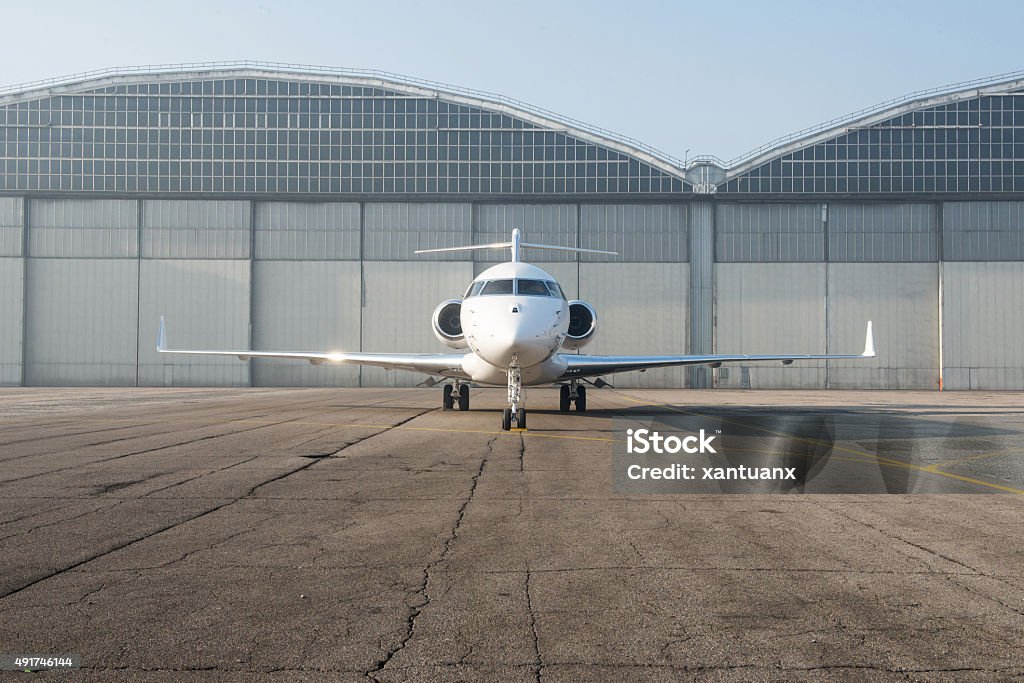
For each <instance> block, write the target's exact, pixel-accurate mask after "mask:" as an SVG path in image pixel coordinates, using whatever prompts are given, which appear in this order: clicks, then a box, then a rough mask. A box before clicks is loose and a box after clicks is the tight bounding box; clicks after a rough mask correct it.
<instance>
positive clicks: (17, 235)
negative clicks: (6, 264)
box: [0, 197, 25, 257]
mask: <svg viewBox="0 0 1024 683" xmlns="http://www.w3.org/2000/svg"><path fill="white" fill-rule="evenodd" d="M24 212H25V200H24V199H22V198H21V197H0V257H3V256H21V255H22V241H23V237H24V232H25V231H24V220H25V219H24V216H25V213H24Z"/></svg>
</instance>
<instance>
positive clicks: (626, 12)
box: [0, 0, 1024, 159]
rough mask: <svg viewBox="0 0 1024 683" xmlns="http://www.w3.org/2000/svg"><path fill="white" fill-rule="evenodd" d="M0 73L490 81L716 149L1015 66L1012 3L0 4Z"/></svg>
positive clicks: (1018, 52) (681, 146)
mask: <svg viewBox="0 0 1024 683" xmlns="http://www.w3.org/2000/svg"><path fill="white" fill-rule="evenodd" d="M2 12H3V15H2V16H3V17H4V24H5V31H4V34H5V35H4V44H3V49H2V50H0V66H2V68H0V83H2V84H12V83H20V82H24V81H31V80H36V79H41V78H49V77H53V76H60V75H65V74H71V73H76V72H79V71H85V70H92V69H100V68H104V67H108V66H124V65H135V64H162V63H172V62H196V61H211V60H229V59H253V60H261V61H262V60H266V61H282V62H295V63H308V64H323V65H330V66H346V67H357V68H370V69H381V70H384V71H391V72H395V73H400V74H406V75H409V76H415V77H419V78H425V79H430V80H437V81H442V82H446V83H453V84H456V85H461V86H465V87H469V88H476V89H480V90H487V91H490V92H496V93H501V94H503V95H507V96H509V97H513V98H516V99H519V100H523V101H526V102H529V103H531V104H534V105H536V106H539V107H543V108H545V109H549V110H551V111H555V112H558V113H560V114H563V115H566V116H570V117H573V118H577V119H580V120H583V121H586V122H588V123H591V124H594V125H597V126H601V127H603V128H607V129H611V130H614V131H617V132H619V133H622V134H624V135H628V136H630V137H633V138H637V139H639V140H642V141H644V142H646V143H647V144H650V145H652V146H654V147H657V148H659V149H662V150H664V151H665V152H668V153H669V154H672V155H674V156H677V157H683V156H684V155H685V154H686V150H689V155H690V156H694V155H697V154H715V155H717V156H719V157H722V158H725V159H730V158H732V157H734V156H736V155H739V154H741V153H743V152H746V151H747V150H749V149H752V148H754V147H757V146H759V145H761V144H763V143H765V142H768V141H770V140H772V139H774V138H776V137H779V136H781V135H784V134H786V133H790V132H793V131H795V130H799V129H802V128H806V127H808V126H812V125H815V124H817V123H820V122H822V121H825V120H828V119H831V118H834V117H836V116H841V115H843V114H846V113H849V112H851V111H854V110H857V109H862V108H864V107H867V106H869V105H872V104H875V103H877V102H880V101H883V100H888V99H891V98H894V97H898V96H901V95H904V94H906V93H909V92H912V91H916V90H922V89H926V88H932V87H937V86H942V85H945V84H948V83H955V82H960V81H965V80H972V79H975V78H982V77H986V76H992V75H996V74H1002V73H1007V72H1012V71H1018V70H1024V50H1022V49H1021V47H1020V46H1021V40H1020V26H1022V25H1024V3H1014V2H980V3H976V4H974V5H973V6H972V5H971V4H964V3H962V2H959V3H954V2H946V1H945V0H932V1H930V2H917V1H915V2H896V1H890V2H881V1H878V0H863V1H859V2H856V3H849V2H842V3H821V2H801V1H795V0H793V1H786V0H778V1H776V2H770V3H767V2H766V3H759V2H733V3H709V2H701V3H696V2H645V1H636V2H630V3H627V2H557V1H553V0H549V1H548V2H537V1H534V0H524V1H521V2H514V3H479V2H449V1H444V0H437V1H435V2H402V1H396V2H387V3H377V4H373V3H369V2H365V1H363V2H353V3H348V2H312V1H305V2H304V1H302V0H292V1H291V2H276V1H275V0H255V1H254V2H239V1H230V2H227V1H225V2H195V1H193V0H176V1H175V2H170V3H139V2H132V3H128V2H104V1H103V0H96V1H94V2H89V3H82V2H68V1H62V2H57V1H51V2H43V1H40V2H29V1H28V0H22V1H21V2H17V3H14V2H5V3H3V5H2Z"/></svg>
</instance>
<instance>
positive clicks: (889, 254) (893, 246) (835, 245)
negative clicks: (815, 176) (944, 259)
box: [828, 203, 939, 263]
mask: <svg viewBox="0 0 1024 683" xmlns="http://www.w3.org/2000/svg"><path fill="white" fill-rule="evenodd" d="M937 213H938V212H937V211H936V206H935V204H905V203H901V204H829V207H828V247H829V249H828V251H829V254H828V259H829V261H839V262H841V261H846V262H879V261H889V262H893V261H895V262H901V263H908V262H915V261H919V262H920V261H924V262H934V261H938V258H939V240H938V219H937Z"/></svg>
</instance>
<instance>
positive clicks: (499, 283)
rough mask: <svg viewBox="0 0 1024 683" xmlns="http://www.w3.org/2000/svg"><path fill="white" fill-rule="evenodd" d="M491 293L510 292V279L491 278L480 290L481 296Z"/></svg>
mask: <svg viewBox="0 0 1024 683" xmlns="http://www.w3.org/2000/svg"><path fill="white" fill-rule="evenodd" d="M493 294H512V280H491V281H490V282H488V283H487V284H485V285H484V288H483V289H482V290H481V291H480V295H481V296H491V295H493Z"/></svg>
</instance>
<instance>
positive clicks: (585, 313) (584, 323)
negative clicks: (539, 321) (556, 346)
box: [562, 300, 597, 351]
mask: <svg viewBox="0 0 1024 683" xmlns="http://www.w3.org/2000/svg"><path fill="white" fill-rule="evenodd" d="M595 332H597V311H595V310H594V307H593V306H591V305H590V304H588V303H587V302H586V301H579V300H576V301H570V302H569V333H568V334H567V335H566V337H565V341H563V342H562V348H563V349H569V350H570V351H575V350H576V349H581V348H583V347H584V346H586V345H587V344H589V343H590V340H591V339H593V338H594V333H595Z"/></svg>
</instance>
